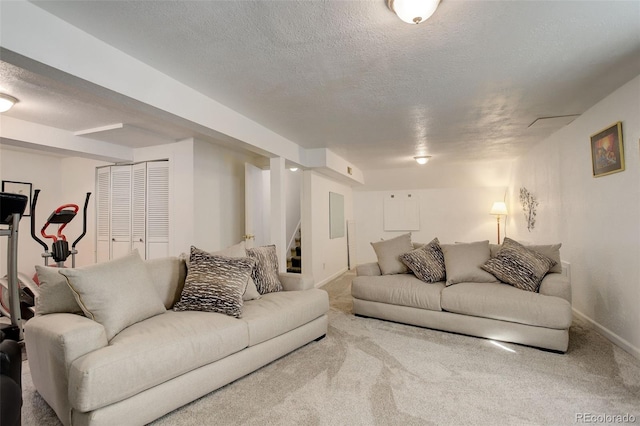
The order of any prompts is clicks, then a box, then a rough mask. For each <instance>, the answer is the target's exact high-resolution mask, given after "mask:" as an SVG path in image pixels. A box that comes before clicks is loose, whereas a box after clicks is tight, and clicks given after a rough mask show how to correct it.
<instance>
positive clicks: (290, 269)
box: [287, 266, 302, 274]
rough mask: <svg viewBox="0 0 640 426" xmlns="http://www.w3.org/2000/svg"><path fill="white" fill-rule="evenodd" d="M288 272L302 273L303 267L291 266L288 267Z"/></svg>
mask: <svg viewBox="0 0 640 426" xmlns="http://www.w3.org/2000/svg"><path fill="white" fill-rule="evenodd" d="M287 272H291V273H294V274H301V273H302V268H296V267H293V266H292V267H291V268H287Z"/></svg>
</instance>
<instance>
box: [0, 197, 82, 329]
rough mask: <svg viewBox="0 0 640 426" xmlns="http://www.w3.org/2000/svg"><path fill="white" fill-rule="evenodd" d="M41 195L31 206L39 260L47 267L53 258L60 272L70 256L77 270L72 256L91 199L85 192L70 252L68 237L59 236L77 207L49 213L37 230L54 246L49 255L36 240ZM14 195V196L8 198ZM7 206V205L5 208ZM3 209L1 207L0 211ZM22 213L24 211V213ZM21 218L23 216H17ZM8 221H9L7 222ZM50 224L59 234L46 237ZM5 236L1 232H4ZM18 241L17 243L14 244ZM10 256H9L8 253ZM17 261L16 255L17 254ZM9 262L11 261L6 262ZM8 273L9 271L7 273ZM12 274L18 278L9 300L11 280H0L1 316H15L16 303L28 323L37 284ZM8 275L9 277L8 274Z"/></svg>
mask: <svg viewBox="0 0 640 426" xmlns="http://www.w3.org/2000/svg"><path fill="white" fill-rule="evenodd" d="M39 194H40V190H39V189H36V190H34V194H33V201H32V202H31V237H32V238H33V239H34V240H36V242H38V243H39V244H40V245H41V246H42V247H44V253H42V257H44V264H45V266H48V265H49V258H53V260H54V261H55V263H56V266H57V267H59V268H63V267H64V262H65V261H66V260H67V258H68V257H69V256H71V265H72V267H73V268H75V266H76V259H75V255H76V254H77V253H78V251H77V250H76V245H77V244H78V242H80V240H81V239H82V238H83V237H84V236H85V234H86V233H87V207H88V205H89V198H90V196H91V193H90V192H87V197H86V199H85V203H84V209H83V216H84V217H83V223H82V234H81V235H80V236H79V237H78V238H77V239H76V240H75V241H74V242H73V244H72V245H71V249H69V243H68V241H67V237H66V236H65V235H64V234H63V233H62V231H63V230H64V228H65V226H66V225H67V224H68V223H69V222H71V221H72V220H73V218H74V217H75V216H76V214H77V213H78V210H79V207H78V205H77V204H64V205H62V206H60V207H58V208H57V209H55V210H54V211H53V213H51V215H50V216H49V219H47V222H46V223H45V224H44V226H43V227H42V229H41V230H40V233H41V235H42V236H43V237H44V238H50V239H53V243H52V245H51V251H49V246H47V244H46V243H45V242H44V241H42V240H41V239H40V238H38V237H37V236H36V232H35V229H36V205H37V203H38V195H39ZM10 195H13V194H10ZM7 206H8V204H7ZM3 208H4V207H3ZM23 211H24V209H23ZM20 214H21V215H22V213H20ZM7 220H9V218H7ZM0 222H1V221H0ZM51 224H57V225H59V227H58V231H57V233H56V234H54V235H49V234H47V228H48V227H49V225H51ZM3 232H4V231H3ZM0 235H5V234H4V233H2V234H0ZM16 241H17V240H16ZM10 254H11V252H10ZM16 257H17V252H16ZM9 260H11V259H9ZM10 271H11V270H9V272H10ZM15 274H16V276H17V285H16V288H17V291H18V295H17V296H12V295H11V294H12V293H11V285H10V281H11V277H5V278H0V314H2V315H4V316H6V317H9V318H11V320H12V321H13V318H14V316H15V312H16V311H15V309H14V308H13V305H12V304H13V303H14V302H13V301H14V300H16V301H17V302H15V303H18V309H19V311H20V312H21V318H22V319H24V320H28V319H30V318H32V317H33V315H34V313H35V309H34V306H35V304H36V303H35V302H36V296H37V295H38V294H39V288H38V287H39V283H38V281H37V278H38V277H37V275H34V277H33V279H32V278H31V277H29V276H27V275H26V274H23V273H21V272H18V271H17V268H16V269H15ZM8 275H11V274H8Z"/></svg>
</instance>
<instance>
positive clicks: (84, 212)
mask: <svg viewBox="0 0 640 426" xmlns="http://www.w3.org/2000/svg"><path fill="white" fill-rule="evenodd" d="M89 198H91V193H90V192H87V198H85V199H84V208H83V210H82V234H80V236H79V237H78V238H77V239H76V240H75V241H74V242H73V244H71V249H72V250H73V249H75V248H76V244H78V243H79V242H80V240H81V239H83V238H84V236H85V235H86V234H87V207H89Z"/></svg>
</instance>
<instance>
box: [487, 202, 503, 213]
mask: <svg viewBox="0 0 640 426" xmlns="http://www.w3.org/2000/svg"><path fill="white" fill-rule="evenodd" d="M489 214H496V215H503V216H505V215H506V214H507V205H506V204H505V203H504V202H503V201H496V202H495V203H493V206H492V207H491V212H490V213H489Z"/></svg>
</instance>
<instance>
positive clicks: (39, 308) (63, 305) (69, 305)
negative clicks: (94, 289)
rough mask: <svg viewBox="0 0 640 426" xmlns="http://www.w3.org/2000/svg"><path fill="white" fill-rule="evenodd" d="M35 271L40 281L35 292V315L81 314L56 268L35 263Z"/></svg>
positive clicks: (65, 282) (65, 281)
mask: <svg viewBox="0 0 640 426" xmlns="http://www.w3.org/2000/svg"><path fill="white" fill-rule="evenodd" d="M36 273H37V274H38V282H39V283H40V286H39V287H38V290H39V291H38V293H37V294H36V315H46V314H54V313H57V312H65V313H79V314H82V309H80V305H78V302H76V298H75V297H74V295H73V292H72V291H71V289H70V288H69V285H68V284H67V279H66V278H65V276H64V275H62V274H59V273H58V268H54V267H50V266H40V265H36Z"/></svg>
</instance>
